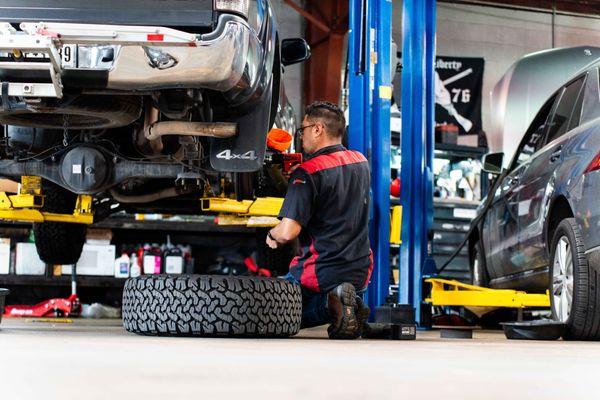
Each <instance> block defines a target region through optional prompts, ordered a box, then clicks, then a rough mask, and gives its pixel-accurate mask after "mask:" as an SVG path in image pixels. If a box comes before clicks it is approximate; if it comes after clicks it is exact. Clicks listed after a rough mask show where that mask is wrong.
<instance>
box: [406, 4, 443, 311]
mask: <svg viewBox="0 0 600 400" xmlns="http://www.w3.org/2000/svg"><path fill="white" fill-rule="evenodd" d="M435 7H436V2H435V0H404V2H403V9H402V38H403V39H402V40H403V43H402V99H401V100H402V101H401V110H402V135H401V142H402V143H401V150H402V154H401V156H402V161H401V172H400V177H401V198H400V200H401V204H402V233H401V235H402V236H401V239H402V244H401V245H400V274H399V276H400V278H399V286H398V287H399V302H400V303H404V304H412V305H413V306H414V307H415V308H416V316H417V320H420V315H421V314H420V306H421V298H422V294H421V289H422V276H423V274H424V273H429V271H433V270H435V264H434V263H433V260H432V259H431V257H429V251H428V243H429V232H430V229H431V225H432V222H433V170H432V166H433V149H434V135H433V133H434V113H435V103H434V101H435V98H434V87H433V83H434V58H435Z"/></svg>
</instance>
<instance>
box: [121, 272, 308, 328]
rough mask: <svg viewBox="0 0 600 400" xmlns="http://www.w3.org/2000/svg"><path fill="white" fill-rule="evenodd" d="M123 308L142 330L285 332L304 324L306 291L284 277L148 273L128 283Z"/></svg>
mask: <svg viewBox="0 0 600 400" xmlns="http://www.w3.org/2000/svg"><path fill="white" fill-rule="evenodd" d="M122 314H123V326H124V327H125V329H126V330H127V331H129V332H133V333H138V334H142V335H157V336H237V337H287V336H292V335H295V334H296V333H298V331H299V330H300V322H301V317H302V296H301V291H300V287H299V286H298V285H294V284H293V283H290V282H288V281H285V280H283V279H275V278H263V277H250V276H218V275H146V276H140V277H137V278H131V279H129V280H127V282H126V283H125V288H124V290H123V310H122Z"/></svg>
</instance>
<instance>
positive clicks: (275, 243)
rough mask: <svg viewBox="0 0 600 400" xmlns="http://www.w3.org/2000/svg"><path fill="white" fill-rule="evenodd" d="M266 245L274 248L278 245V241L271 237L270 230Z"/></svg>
mask: <svg viewBox="0 0 600 400" xmlns="http://www.w3.org/2000/svg"><path fill="white" fill-rule="evenodd" d="M267 246H269V247H270V248H272V249H276V248H278V247H279V242H277V241H276V240H273V239H271V232H269V233H268V234H267Z"/></svg>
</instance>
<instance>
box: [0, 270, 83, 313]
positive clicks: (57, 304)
mask: <svg viewBox="0 0 600 400" xmlns="http://www.w3.org/2000/svg"><path fill="white" fill-rule="evenodd" d="M80 313H81V302H80V301H79V297H77V273H76V269H75V266H74V265H73V269H72V271H71V295H70V296H69V297H67V298H65V299H61V298H57V299H49V300H46V301H42V302H41V303H38V304H35V305H33V306H27V305H10V306H5V307H4V316H5V317H30V318H50V317H56V318H66V317H76V316H78V315H79V314H80Z"/></svg>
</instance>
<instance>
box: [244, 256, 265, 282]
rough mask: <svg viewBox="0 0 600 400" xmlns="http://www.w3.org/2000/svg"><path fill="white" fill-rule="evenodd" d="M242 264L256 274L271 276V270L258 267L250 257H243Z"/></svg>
mask: <svg viewBox="0 0 600 400" xmlns="http://www.w3.org/2000/svg"><path fill="white" fill-rule="evenodd" d="M244 264H245V265H246V268H248V271H250V272H252V273H254V274H256V275H258V276H266V277H270V276H271V271H269V270H268V269H264V268H260V267H259V266H258V265H256V263H255V262H254V260H253V259H252V257H246V258H244Z"/></svg>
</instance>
